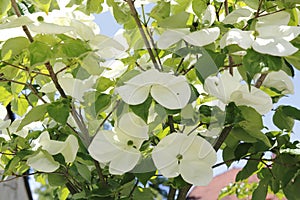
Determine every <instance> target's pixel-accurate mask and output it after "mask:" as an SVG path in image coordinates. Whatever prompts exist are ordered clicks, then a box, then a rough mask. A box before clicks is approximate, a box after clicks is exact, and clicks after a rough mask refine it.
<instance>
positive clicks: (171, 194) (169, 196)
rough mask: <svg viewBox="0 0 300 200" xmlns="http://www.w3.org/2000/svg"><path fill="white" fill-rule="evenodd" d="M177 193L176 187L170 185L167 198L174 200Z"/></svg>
mask: <svg viewBox="0 0 300 200" xmlns="http://www.w3.org/2000/svg"><path fill="white" fill-rule="evenodd" d="M175 195H176V189H175V188H173V187H172V186H170V191H169V194H168V199H167V200H174V199H175Z"/></svg>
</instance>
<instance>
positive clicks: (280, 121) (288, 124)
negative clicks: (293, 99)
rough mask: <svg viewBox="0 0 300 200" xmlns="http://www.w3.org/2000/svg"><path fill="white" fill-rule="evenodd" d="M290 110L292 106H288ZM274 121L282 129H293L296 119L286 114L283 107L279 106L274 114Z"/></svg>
mask: <svg viewBox="0 0 300 200" xmlns="http://www.w3.org/2000/svg"><path fill="white" fill-rule="evenodd" d="M288 110H290V108H286V111H288ZM273 123H274V125H276V126H277V127H278V128H280V129H281V130H287V131H291V130H293V127H294V123H295V122H294V119H293V118H291V117H289V116H288V115H286V113H285V112H284V111H283V107H282V106H279V107H278V108H277V109H276V111H275V114H274V115H273Z"/></svg>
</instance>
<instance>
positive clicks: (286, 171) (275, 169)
mask: <svg viewBox="0 0 300 200" xmlns="http://www.w3.org/2000/svg"><path fill="white" fill-rule="evenodd" d="M297 162H298V161H297V159H295V157H294V156H292V155H289V154H280V155H277V156H276V159H275V160H274V164H273V166H272V173H273V174H274V176H275V177H276V179H277V180H278V181H279V183H280V185H281V186H282V187H283V188H284V187H288V186H287V185H288V184H289V183H290V182H291V181H292V180H293V178H294V177H295V174H296V173H297V171H298V167H297ZM282 163H288V164H289V167H286V166H285V165H282ZM298 189H299V188H298Z"/></svg>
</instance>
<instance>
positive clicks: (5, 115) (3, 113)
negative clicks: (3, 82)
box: [0, 104, 7, 120]
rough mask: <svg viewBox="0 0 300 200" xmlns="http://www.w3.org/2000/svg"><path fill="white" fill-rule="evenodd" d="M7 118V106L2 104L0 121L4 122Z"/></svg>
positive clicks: (0, 105)
mask: <svg viewBox="0 0 300 200" xmlns="http://www.w3.org/2000/svg"><path fill="white" fill-rule="evenodd" d="M6 117H7V110H6V108H5V106H3V105H2V104H0V119H1V120H4V119H5V118H6Z"/></svg>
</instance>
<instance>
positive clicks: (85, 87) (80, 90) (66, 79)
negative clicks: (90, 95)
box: [58, 75, 95, 101]
mask: <svg viewBox="0 0 300 200" xmlns="http://www.w3.org/2000/svg"><path fill="white" fill-rule="evenodd" d="M58 81H59V83H60V84H61V87H62V89H63V90H64V91H65V92H66V94H67V95H70V96H72V97H73V98H75V99H77V100H79V101H83V95H84V93H85V92H87V91H89V90H90V89H91V88H92V86H93V85H94V83H95V77H94V76H90V77H89V78H88V79H85V80H79V79H76V78H73V77H72V76H69V75H64V76H62V77H58Z"/></svg>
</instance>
